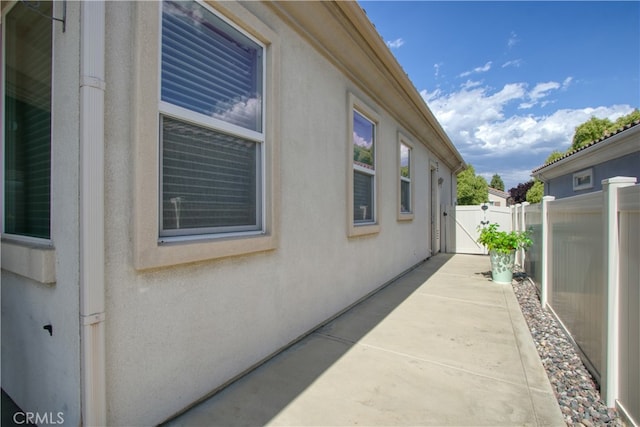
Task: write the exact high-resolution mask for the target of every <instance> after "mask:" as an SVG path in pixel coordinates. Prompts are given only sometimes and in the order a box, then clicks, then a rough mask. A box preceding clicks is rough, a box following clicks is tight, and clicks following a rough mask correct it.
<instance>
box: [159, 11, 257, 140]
mask: <svg viewBox="0 0 640 427" xmlns="http://www.w3.org/2000/svg"><path fill="white" fill-rule="evenodd" d="M261 64H262V48H261V47H260V45H258V44H257V43H255V42H253V41H252V40H250V39H249V38H248V37H246V36H244V35H243V34H242V33H240V32H239V31H238V30H236V29H235V28H233V27H231V26H230V25H229V24H227V23H226V22H224V21H223V20H222V19H220V18H218V17H217V16H216V15H214V14H213V13H211V12H210V11H208V10H207V9H205V8H204V7H203V6H201V5H199V4H197V3H195V2H165V3H164V5H163V13H162V89H161V99H162V100H163V101H165V102H169V103H171V104H174V105H177V106H180V107H183V108H187V109H189V110H191V111H195V112H197V113H200V114H204V115H207V116H210V117H214V118H216V119H220V120H223V121H225V122H228V123H232V124H235V125H238V126H242V127H244V128H247V129H250V130H254V131H257V132H262V67H261Z"/></svg>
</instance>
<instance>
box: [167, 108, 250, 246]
mask: <svg viewBox="0 0 640 427" xmlns="http://www.w3.org/2000/svg"><path fill="white" fill-rule="evenodd" d="M162 135H163V139H162V178H163V185H162V195H163V197H162V225H163V229H164V231H165V233H164V235H175V234H184V231H185V230H188V229H197V231H199V232H201V231H203V230H202V229H205V228H211V231H213V232H215V231H223V229H224V228H227V227H231V228H232V229H233V230H235V231H237V230H238V229H239V228H238V227H240V228H244V229H247V230H251V229H253V230H255V229H257V228H258V210H257V206H258V204H257V196H258V194H257V172H258V171H257V170H256V164H257V159H258V157H259V156H258V144H256V143H253V142H248V141H245V140H243V139H241V138H236V137H234V136H231V135H226V134H223V133H220V132H216V131H214V130H210V129H205V128H202V127H199V126H194V125H191V124H187V123H184V122H181V121H178V120H173V119H171V118H169V117H162ZM172 230H173V231H178V230H179V231H180V232H179V233H176V232H171V231H172Z"/></svg>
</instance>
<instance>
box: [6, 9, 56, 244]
mask: <svg viewBox="0 0 640 427" xmlns="http://www.w3.org/2000/svg"><path fill="white" fill-rule="evenodd" d="M51 3H52V2H41V4H40V8H39V10H38V11H34V10H33V9H31V8H30V7H27V6H26V5H25V4H23V3H22V2H18V3H17V4H16V5H15V6H14V7H13V8H12V9H11V10H10V11H9V13H8V14H7V15H6V20H5V41H4V49H3V50H4V55H5V61H4V70H3V75H4V78H5V80H4V150H5V151H4V158H5V160H4V162H5V163H4V232H5V233H8V234H14V235H22V236H29V237H36V238H43V239H49V238H50V236H51V235H50V228H51V227H50V211H51V203H50V202H51V200H50V199H51V197H50V195H51V64H52V63H51V58H52V24H51V20H50V19H49V18H48V17H47V15H51V9H52V8H51ZM38 12H41V13H38Z"/></svg>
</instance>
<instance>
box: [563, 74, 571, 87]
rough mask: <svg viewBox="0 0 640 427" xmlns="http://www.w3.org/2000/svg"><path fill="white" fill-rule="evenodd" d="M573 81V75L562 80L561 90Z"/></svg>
mask: <svg viewBox="0 0 640 427" xmlns="http://www.w3.org/2000/svg"><path fill="white" fill-rule="evenodd" d="M572 81H573V77H571V76H569V77H567V78H566V79H564V81H563V82H562V90H567V88H568V87H569V85H570V84H571V82H572Z"/></svg>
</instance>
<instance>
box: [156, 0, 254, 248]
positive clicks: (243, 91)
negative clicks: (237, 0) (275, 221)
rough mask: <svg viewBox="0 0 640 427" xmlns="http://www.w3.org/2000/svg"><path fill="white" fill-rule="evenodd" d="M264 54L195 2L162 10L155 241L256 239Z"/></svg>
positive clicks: (172, 4) (166, 4)
mask: <svg viewBox="0 0 640 427" xmlns="http://www.w3.org/2000/svg"><path fill="white" fill-rule="evenodd" d="M264 66H265V62H264V46H263V45H261V44H260V43H258V42H257V41H255V40H254V39H252V38H251V37H249V36H248V35H246V34H245V33H243V32H241V31H240V30H238V29H236V28H235V27H234V26H232V25H231V24H229V23H227V22H226V21H225V20H224V19H222V18H221V17H219V16H217V15H216V14H215V13H214V12H213V11H212V10H210V9H209V8H207V7H205V6H204V5H201V4H199V3H195V2H173V1H165V2H163V5H162V59H161V84H160V88H161V89H160V91H161V94H160V106H159V110H160V138H161V150H160V153H161V163H160V181H161V184H160V193H161V195H160V203H161V206H160V220H159V222H160V233H159V234H160V237H161V241H162V240H168V239H167V238H172V237H176V236H178V237H179V236H193V235H200V236H202V235H204V236H208V237H212V236H214V235H220V234H222V233H238V232H240V233H243V232H260V231H262V230H263V218H262V211H263V207H262V193H263V178H262V163H263V161H262V157H263V154H262V152H263V147H262V146H263V144H264V142H265V134H264V132H263V129H264V120H263V74H264V73H263V68H264Z"/></svg>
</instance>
